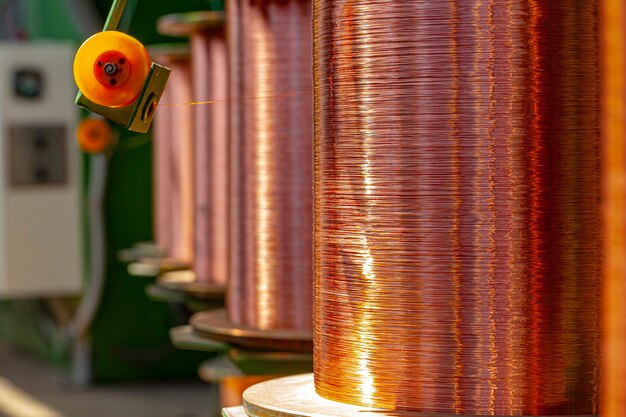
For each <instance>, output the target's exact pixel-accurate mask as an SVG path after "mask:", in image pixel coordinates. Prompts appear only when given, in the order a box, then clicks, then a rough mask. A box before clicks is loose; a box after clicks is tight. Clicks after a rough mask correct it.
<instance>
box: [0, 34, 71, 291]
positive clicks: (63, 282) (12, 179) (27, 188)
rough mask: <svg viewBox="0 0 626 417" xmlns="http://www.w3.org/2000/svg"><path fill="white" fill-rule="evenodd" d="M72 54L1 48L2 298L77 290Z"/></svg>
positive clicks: (38, 46) (62, 49)
mask: <svg viewBox="0 0 626 417" xmlns="http://www.w3.org/2000/svg"><path fill="white" fill-rule="evenodd" d="M74 51H75V47H74V46H73V45H72V44H68V43H65V42H63V43H58V42H46V43H0V298H17V297H40V296H41V297H43V296H55V295H71V294H79V292H80V290H81V286H82V278H81V276H82V259H83V253H82V246H81V242H82V236H81V211H80V187H81V176H80V167H79V150H78V147H77V146H76V145H75V144H74V129H75V124H76V120H77V116H78V111H77V108H76V107H75V106H74V98H75V96H76V87H75V86H74V82H73V79H72V61H73V56H74Z"/></svg>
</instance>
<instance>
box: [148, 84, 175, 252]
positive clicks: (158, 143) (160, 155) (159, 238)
mask: <svg viewBox="0 0 626 417" xmlns="http://www.w3.org/2000/svg"><path fill="white" fill-rule="evenodd" d="M170 91H171V90H170V89H169V88H166V89H165V90H164V91H163V95H162V96H161V99H162V100H167V101H170V100H171V98H170ZM171 132H172V111H171V110H170V109H163V108H162V109H160V110H159V112H158V117H157V118H155V120H154V129H153V138H154V140H153V142H152V182H153V187H152V188H153V191H152V194H153V199H152V201H153V204H152V212H153V219H154V220H153V227H152V229H153V234H154V241H155V243H156V244H157V245H158V246H159V247H160V248H161V249H163V250H166V251H167V248H169V247H170V244H171V240H172V236H171V231H172V229H171V223H172V216H171V210H170V196H169V191H170V164H169V158H170V146H171V141H170V137H171Z"/></svg>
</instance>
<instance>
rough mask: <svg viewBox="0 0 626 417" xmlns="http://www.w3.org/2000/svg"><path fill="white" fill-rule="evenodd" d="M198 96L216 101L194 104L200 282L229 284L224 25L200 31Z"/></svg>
mask: <svg viewBox="0 0 626 417" xmlns="http://www.w3.org/2000/svg"><path fill="white" fill-rule="evenodd" d="M190 44H191V54H192V57H193V59H192V61H193V79H194V81H193V84H194V92H193V100H206V99H211V100H215V101H216V103H214V104H211V105H209V106H195V107H194V136H195V139H194V140H195V258H194V271H195V273H196V277H197V278H196V279H197V280H198V281H199V282H204V283H212V284H223V285H225V284H226V282H227V278H228V275H229V274H228V264H229V257H228V248H229V226H228V224H229V223H228V218H229V213H228V210H229V205H228V200H229V197H228V193H229V182H228V177H229V176H228V125H227V124H228V106H227V103H226V99H227V95H228V85H227V65H226V64H227V61H226V39H225V34H224V29H223V27H218V28H212V29H203V30H197V31H194V32H193V33H192V34H191V36H190Z"/></svg>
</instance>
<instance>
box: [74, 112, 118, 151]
mask: <svg viewBox="0 0 626 417" xmlns="http://www.w3.org/2000/svg"><path fill="white" fill-rule="evenodd" d="M76 141H77V142H78V146H79V147H80V149H82V150H83V152H86V153H90V154H96V153H101V152H104V151H106V150H107V149H109V148H110V147H111V145H112V144H113V129H111V126H110V125H109V124H108V123H107V122H106V121H104V120H102V119H95V118H87V119H83V120H82V121H81V122H80V123H79V124H78V128H77V129H76Z"/></svg>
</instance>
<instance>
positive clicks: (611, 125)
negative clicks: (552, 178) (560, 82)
mask: <svg viewBox="0 0 626 417" xmlns="http://www.w3.org/2000/svg"><path fill="white" fill-rule="evenodd" d="M600 4H601V21H600V22H601V23H600V28H601V32H600V33H601V42H602V47H601V51H602V77H601V79H602V94H601V97H602V102H601V104H602V108H601V114H602V124H601V127H602V128H601V132H602V147H603V149H602V150H603V155H604V159H603V162H604V163H603V169H604V172H603V173H604V176H603V179H604V181H603V184H604V190H603V204H604V207H603V214H604V289H603V297H602V300H603V320H602V323H603V327H604V329H603V330H604V331H603V335H604V339H603V344H602V354H603V361H602V363H603V367H602V393H603V395H602V407H601V410H602V415H603V416H605V417H622V416H625V415H626V361H624V353H625V352H626V302H625V300H626V147H625V146H624V138H626V4H625V3H624V2H623V1H621V0H603V1H601V2H600Z"/></svg>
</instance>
